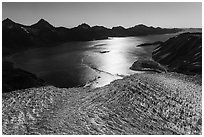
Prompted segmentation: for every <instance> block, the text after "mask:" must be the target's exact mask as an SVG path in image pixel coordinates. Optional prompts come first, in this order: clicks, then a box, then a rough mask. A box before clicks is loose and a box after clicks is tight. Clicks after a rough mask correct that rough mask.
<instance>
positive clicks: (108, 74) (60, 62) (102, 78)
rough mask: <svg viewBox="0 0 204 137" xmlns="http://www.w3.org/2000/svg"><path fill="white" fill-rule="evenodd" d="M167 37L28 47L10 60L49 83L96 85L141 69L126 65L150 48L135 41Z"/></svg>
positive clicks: (157, 37)
mask: <svg viewBox="0 0 204 137" xmlns="http://www.w3.org/2000/svg"><path fill="white" fill-rule="evenodd" d="M172 36H173V35H172ZM169 37H171V36H170V35H154V36H143V37H123V38H110V39H107V40H97V41H91V42H68V43H64V44H62V45H60V46H55V47H49V48H48V47H47V48H40V49H35V50H30V51H27V52H25V53H23V54H22V53H21V54H18V55H16V56H14V57H13V60H14V61H15V63H16V66H17V67H20V68H22V69H24V70H27V71H29V72H32V73H35V74H37V75H38V76H39V77H40V78H42V79H44V80H45V81H47V82H48V83H49V84H51V85H55V86H58V87H73V86H80V85H89V86H92V87H99V86H104V85H106V84H108V83H110V82H111V81H113V80H115V79H119V78H122V76H121V75H130V74H133V73H142V72H135V71H132V70H130V69H129V67H130V66H131V65H132V63H133V62H134V61H135V60H136V59H137V58H144V57H150V56H151V50H152V49H153V48H152V47H137V45H139V44H141V43H145V42H155V41H158V40H160V41H164V40H166V39H168V38H169ZM104 51H105V52H104Z"/></svg>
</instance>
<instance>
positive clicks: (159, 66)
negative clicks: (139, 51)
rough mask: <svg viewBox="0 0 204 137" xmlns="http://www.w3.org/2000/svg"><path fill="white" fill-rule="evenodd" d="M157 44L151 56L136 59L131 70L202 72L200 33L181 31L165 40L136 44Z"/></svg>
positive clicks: (193, 73)
mask: <svg viewBox="0 0 204 137" xmlns="http://www.w3.org/2000/svg"><path fill="white" fill-rule="evenodd" d="M153 45H155V46H157V47H156V48H155V49H154V50H153V52H152V58H147V59H138V60H137V61H135V62H134V63H133V65H132V66H131V67H130V69H132V70H139V71H141V70H142V71H156V72H167V71H171V72H178V73H183V74H191V75H195V74H198V75H200V74H202V33H183V34H180V35H178V36H176V37H173V38H170V39H169V40H167V41H165V42H155V43H144V44H141V45H138V46H153Z"/></svg>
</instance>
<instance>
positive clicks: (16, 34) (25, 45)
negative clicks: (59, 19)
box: [2, 18, 182, 56]
mask: <svg viewBox="0 0 204 137" xmlns="http://www.w3.org/2000/svg"><path fill="white" fill-rule="evenodd" d="M181 30H182V29H178V28H174V29H167V28H160V27H157V28H155V27H148V26H145V25H143V24H139V25H136V26H134V27H131V28H127V29H126V28H124V27H122V26H117V27H113V28H112V29H109V28H106V27H104V26H93V27H90V26H89V25H88V24H85V23H83V24H81V25H78V26H77V27H74V28H65V27H54V26H53V25H51V24H50V23H49V22H47V21H46V20H44V19H41V20H39V21H38V22H37V23H35V24H33V25H31V26H26V25H22V24H19V23H15V22H13V21H12V20H10V19H8V18H7V19H5V20H3V22H2V42H3V43H2V45H3V56H4V55H9V54H12V53H16V52H18V51H22V50H26V49H29V48H32V47H41V46H51V45H56V44H60V43H62V42H68V41H90V40H99V39H107V38H108V37H126V36H141V35H149V34H165V33H175V32H179V31H181Z"/></svg>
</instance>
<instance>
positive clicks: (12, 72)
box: [2, 61, 46, 92]
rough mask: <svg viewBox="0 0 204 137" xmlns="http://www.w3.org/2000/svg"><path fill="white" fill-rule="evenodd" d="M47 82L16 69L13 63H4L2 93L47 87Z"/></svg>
mask: <svg viewBox="0 0 204 137" xmlns="http://www.w3.org/2000/svg"><path fill="white" fill-rule="evenodd" d="M45 85H46V82H45V81H43V80H42V79H39V78H38V77H37V76H36V75H35V74H32V73H30V72H27V71H25V70H22V69H19V68H15V67H14V66H13V63H11V62H7V61H3V62H2V92H11V91H14V90H19V89H26V88H31V87H41V86H45Z"/></svg>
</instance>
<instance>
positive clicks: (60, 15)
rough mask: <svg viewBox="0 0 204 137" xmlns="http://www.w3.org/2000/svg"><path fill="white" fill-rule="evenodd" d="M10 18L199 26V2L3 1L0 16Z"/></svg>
mask: <svg viewBox="0 0 204 137" xmlns="http://www.w3.org/2000/svg"><path fill="white" fill-rule="evenodd" d="M6 18H10V19H11V20H13V21H14V22H17V23H21V24H24V25H31V24H34V23H36V22H37V21H38V20H40V19H41V18H43V19H45V20H47V21H48V22H49V23H50V24H52V25H53V26H55V27H59V26H64V27H68V28H72V27H75V26H78V25H79V24H81V23H87V24H89V25H90V26H95V25H101V26H105V27H108V28H112V27H114V26H123V27H125V28H128V27H133V26H135V25H137V24H145V25H147V26H154V27H163V28H172V27H173V28H183V27H185V28H189V27H192V28H201V27H202V3H201V2H191V3H190V2H180V3H178V2H170V3H167V2H164V3H162V2H153V3H150V2H144V3H141V2H132V3H130V2H129V3H125V2H117V3H115V2H112V3H109V2H102V3H99V2H95V3H94V2H92V3H90V2H84V3H82V2H77V3H71V2H50V3H49V2H44V3H42V2H35V3H31V2H26V3H25V2H24V3H22V2H3V3H2V20H4V19H6Z"/></svg>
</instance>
